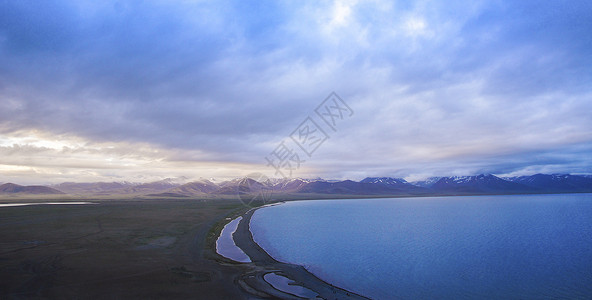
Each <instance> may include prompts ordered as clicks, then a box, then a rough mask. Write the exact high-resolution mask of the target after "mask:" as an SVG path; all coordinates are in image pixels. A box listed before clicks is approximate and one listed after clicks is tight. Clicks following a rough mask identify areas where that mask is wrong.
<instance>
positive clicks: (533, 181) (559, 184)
mask: <svg viewBox="0 0 592 300" xmlns="http://www.w3.org/2000/svg"><path fill="white" fill-rule="evenodd" d="M508 180H509V181H511V182H516V183H520V184H523V185H526V186H528V187H530V188H533V189H537V190H539V191H541V192H546V193H574V192H578V193H582V192H588V193H591V192H592V177H590V176H578V175H569V174H552V175H548V174H535V175H532V176H520V177H512V178H508Z"/></svg>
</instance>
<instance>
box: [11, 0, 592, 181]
mask: <svg viewBox="0 0 592 300" xmlns="http://www.w3.org/2000/svg"><path fill="white" fill-rule="evenodd" d="M96 2H98V3H96ZM590 32H592V4H591V2H590V1H554V0H552V1H539V0H533V1H513V0H508V1H503V0H500V1H473V0H471V1H382V0H376V1H224V0H221V1H220V0H216V1H189V0H187V1H164V0H163V1H80V0H76V1H74V0H72V1H0V104H1V107H0V182H16V183H23V184H30V183H55V182H62V181H123V180H127V181H151V180H158V179H162V178H166V177H181V176H185V177H187V178H199V177H204V178H211V177H214V178H220V179H224V178H231V177H235V176H244V175H247V174H249V173H251V172H264V173H265V174H267V175H269V176H272V175H274V173H275V170H274V169H273V168H272V167H271V166H268V165H267V164H268V162H267V161H266V159H265V158H266V157H268V158H269V157H270V155H271V154H272V153H273V152H274V150H276V149H277V147H278V145H280V143H281V142H282V141H284V142H285V143H284V144H283V145H286V147H288V148H290V150H292V151H293V152H292V153H296V154H298V153H299V159H300V162H301V164H300V165H299V167H298V168H295V166H293V168H294V170H293V174H292V176H295V177H308V178H311V177H323V178H329V179H342V178H350V179H361V178H363V177H365V176H396V177H405V178H407V179H409V180H413V179H419V178H423V177H428V176H435V175H472V174H478V173H493V174H498V175H508V174H509V175H522V174H534V173H538V172H543V173H586V174H590V173H592V117H591V112H592V34H590ZM333 91H334V92H336V93H337V94H338V95H339V96H340V97H341V99H343V101H344V102H345V103H346V104H347V105H348V106H349V107H350V108H351V111H352V112H353V115H351V116H350V115H349V114H344V115H343V119H338V126H337V127H336V128H335V130H331V128H329V127H327V124H326V123H324V122H323V121H322V120H321V119H320V118H319V115H316V114H315V108H317V106H319V105H320V104H321V102H323V100H325V98H326V97H327V96H329V94H330V93H331V92H333ZM307 117H310V118H311V119H312V120H313V121H315V122H316V124H317V125H318V126H319V127H321V129H323V130H324V131H325V133H326V134H327V136H328V137H329V138H328V139H327V140H326V141H324V142H323V143H322V144H320V146H319V147H318V148H317V149H316V151H315V152H314V153H312V155H310V156H308V155H306V154H305V153H303V152H302V149H300V148H298V147H297V146H295V144H294V140H291V139H290V135H291V133H292V132H293V131H294V130H296V129H297V128H300V127H299V126H300V124H301V123H302V122H303V121H304V120H305V119H306V118H307ZM292 164H293V165H295V163H294V160H292Z"/></svg>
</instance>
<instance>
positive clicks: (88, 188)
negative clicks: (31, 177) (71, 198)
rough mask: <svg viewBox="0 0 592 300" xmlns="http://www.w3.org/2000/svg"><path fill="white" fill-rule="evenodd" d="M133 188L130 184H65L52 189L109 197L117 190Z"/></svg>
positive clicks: (54, 186)
mask: <svg viewBox="0 0 592 300" xmlns="http://www.w3.org/2000/svg"><path fill="white" fill-rule="evenodd" d="M132 186H133V184H132V183H128V182H88V183H77V182H64V183H60V184H57V185H53V186H51V187H53V188H55V189H58V190H60V191H63V192H65V193H68V194H83V195H89V194H90V195H101V194H104V195H109V194H112V193H114V192H115V191H117V190H122V189H125V188H128V187H132Z"/></svg>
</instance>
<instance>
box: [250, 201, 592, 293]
mask: <svg viewBox="0 0 592 300" xmlns="http://www.w3.org/2000/svg"><path fill="white" fill-rule="evenodd" d="M251 230H252V231H253V235H254V238H255V240H256V241H257V243H259V244H260V245H261V246H262V247H263V248H265V249H266V250H267V251H268V252H269V253H270V254H271V255H272V256H273V257H275V258H276V259H278V260H281V261H284V262H291V263H296V264H301V265H304V266H306V267H307V268H308V269H309V270H310V271H312V272H313V273H314V274H316V275H317V276H319V277H320V278H322V279H324V280H326V281H329V282H331V283H333V284H335V285H338V286H340V287H343V288H346V289H349V290H352V291H355V292H358V293H360V294H362V295H366V296H368V297H371V298H375V299H392V298H402V299H420V298H422V299H428V298H430V299H434V298H436V299H443V298H447V299H451V298H457V299H458V298H490V299H494V298H497V299H499V298H504V299H525V298H527V299H548V298H569V299H591V298H592V194H574V195H528V196H481V197H440V198H409V199H373V200H370V199H360V200H327V201H298V202H289V203H286V204H283V205H277V206H272V207H267V208H263V209H260V210H258V211H257V212H256V213H255V214H254V216H253V219H252V220H251Z"/></svg>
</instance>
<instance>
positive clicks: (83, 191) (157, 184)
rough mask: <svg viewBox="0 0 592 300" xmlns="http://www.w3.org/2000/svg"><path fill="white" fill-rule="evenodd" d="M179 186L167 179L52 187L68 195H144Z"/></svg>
mask: <svg viewBox="0 0 592 300" xmlns="http://www.w3.org/2000/svg"><path fill="white" fill-rule="evenodd" d="M179 185H180V184H179V183H176V182H174V181H173V180H172V179H170V178H167V179H163V180H159V181H154V182H148V183H130V182H90V183H84V182H82V183H78V182H65V183H61V184H58V185H54V186H52V187H53V188H56V189H58V190H60V191H64V192H66V193H68V194H77V195H96V196H105V195H144V194H150V193H158V192H164V191H167V190H169V189H172V188H175V187H178V186H179Z"/></svg>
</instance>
